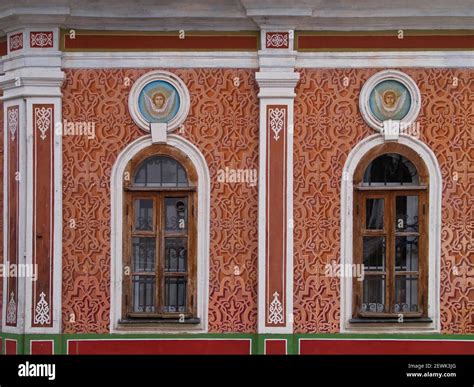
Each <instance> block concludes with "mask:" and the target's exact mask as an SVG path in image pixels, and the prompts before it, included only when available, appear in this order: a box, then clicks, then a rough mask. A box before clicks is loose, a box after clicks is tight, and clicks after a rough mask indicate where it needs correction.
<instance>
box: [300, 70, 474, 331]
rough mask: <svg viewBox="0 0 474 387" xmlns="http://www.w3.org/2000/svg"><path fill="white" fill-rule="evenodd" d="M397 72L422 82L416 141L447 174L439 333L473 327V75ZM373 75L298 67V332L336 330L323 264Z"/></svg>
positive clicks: (333, 289)
mask: <svg viewBox="0 0 474 387" xmlns="http://www.w3.org/2000/svg"><path fill="white" fill-rule="evenodd" d="M402 71H405V72H406V73H407V74H408V75H410V76H411V77H412V78H413V79H414V80H415V81H416V82H417V84H418V86H419V88H420V91H421V98H422V110H421V113H420V116H419V120H418V121H419V123H420V127H421V140H422V141H424V142H425V143H426V144H427V145H428V146H429V147H430V148H431V149H432V150H433V151H434V153H435V154H436V156H437V158H438V161H439V164H440V167H441V172H442V177H443V202H442V220H443V226H442V235H441V237H442V252H441V254H442V257H441V325H442V331H443V332H444V333H474V253H473V251H474V71H473V70H466V69H403V70H402ZM375 72H377V70H374V69H321V70H319V69H303V70H301V81H300V83H299V85H298V86H297V98H296V100H295V139H294V209H295V216H294V218H295V228H294V235H295V241H294V254H295V255H294V260H295V266H294V281H295V282H294V286H295V288H294V321H295V330H296V332H304V333H316V332H319V333H328V332H338V331H339V313H340V309H339V297H340V292H339V286H340V285H339V280H338V279H337V278H327V277H325V276H324V266H325V264H326V263H329V262H331V260H333V259H334V260H336V261H339V260H340V186H341V174H342V169H343V167H344V163H345V161H346V158H347V156H348V154H349V152H350V150H351V149H352V148H353V147H354V146H355V144H357V142H359V141H360V140H362V139H363V138H364V137H366V136H368V135H370V134H372V133H374V132H373V130H372V129H370V128H369V127H367V125H366V124H365V122H364V121H363V119H362V117H361V115H360V113H359V109H358V98H359V92H360V89H361V87H362V85H363V84H364V82H365V81H366V80H367V79H368V78H369V77H370V76H371V75H372V74H374V73H375ZM454 77H457V79H458V85H457V86H456V87H454V86H453V85H452V84H453V79H454ZM456 176H457V181H456ZM454 267H456V269H454ZM456 271H457V274H456Z"/></svg>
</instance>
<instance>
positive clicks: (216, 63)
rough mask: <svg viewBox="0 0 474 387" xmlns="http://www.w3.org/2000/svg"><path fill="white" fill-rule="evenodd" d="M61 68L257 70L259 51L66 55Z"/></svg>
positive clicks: (70, 53) (69, 53) (121, 52)
mask: <svg viewBox="0 0 474 387" xmlns="http://www.w3.org/2000/svg"><path fill="white" fill-rule="evenodd" d="M61 67H62V68H121V67H133V68H158V67H167V68H200V67H201V68H204V67H211V68H255V69H256V68H258V57H257V52H256V51H248V52H247V51H211V52H201V51H160V52H123V51H112V52H63V54H62V66H61Z"/></svg>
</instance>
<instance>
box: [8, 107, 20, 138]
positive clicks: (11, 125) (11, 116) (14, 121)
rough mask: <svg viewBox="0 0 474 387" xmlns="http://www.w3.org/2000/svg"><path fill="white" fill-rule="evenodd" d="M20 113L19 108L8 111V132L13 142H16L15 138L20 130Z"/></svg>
mask: <svg viewBox="0 0 474 387" xmlns="http://www.w3.org/2000/svg"><path fill="white" fill-rule="evenodd" d="M18 116H19V111H18V108H11V109H8V130H9V132H10V136H11V139H12V141H15V136H16V132H17V128H18V123H19V122H18V120H19V117H18Z"/></svg>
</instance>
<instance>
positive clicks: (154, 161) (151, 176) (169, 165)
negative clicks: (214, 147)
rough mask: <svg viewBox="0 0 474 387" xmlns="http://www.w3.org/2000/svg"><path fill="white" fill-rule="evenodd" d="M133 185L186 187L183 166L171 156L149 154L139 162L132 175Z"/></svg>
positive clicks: (186, 179)
mask: <svg viewBox="0 0 474 387" xmlns="http://www.w3.org/2000/svg"><path fill="white" fill-rule="evenodd" d="M133 186H134V187H147V188H152V187H155V188H179V187H188V186H189V184H188V177H187V174H186V170H185V169H184V167H183V166H182V165H181V163H179V162H178V161H177V160H175V159H174V158H172V157H168V156H163V155H158V156H151V157H148V158H147V159H145V160H144V161H142V162H141V164H140V165H139V166H138V168H137V169H136V172H135V175H134V177H133Z"/></svg>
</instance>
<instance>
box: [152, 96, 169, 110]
mask: <svg viewBox="0 0 474 387" xmlns="http://www.w3.org/2000/svg"><path fill="white" fill-rule="evenodd" d="M165 101H166V98H165V96H164V95H163V94H161V93H156V94H155V95H154V96H153V104H154V105H155V106H156V107H157V108H158V109H161V108H162V107H163V105H164V104H165Z"/></svg>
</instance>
